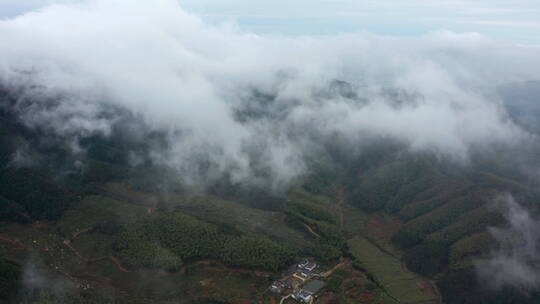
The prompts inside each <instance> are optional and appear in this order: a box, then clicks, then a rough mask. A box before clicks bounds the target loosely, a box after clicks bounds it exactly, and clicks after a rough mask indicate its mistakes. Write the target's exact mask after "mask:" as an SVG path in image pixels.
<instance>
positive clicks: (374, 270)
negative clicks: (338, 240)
mask: <svg viewBox="0 0 540 304" xmlns="http://www.w3.org/2000/svg"><path fill="white" fill-rule="evenodd" d="M348 244H349V248H350V250H351V253H352V254H353V256H354V257H355V258H356V259H357V261H358V262H360V265H361V267H362V268H365V270H366V271H367V272H368V273H369V274H371V275H372V276H373V277H374V279H375V281H376V282H378V283H379V284H380V285H381V286H382V288H384V289H385V290H386V292H387V293H388V295H389V296H390V297H392V298H394V299H399V302H400V303H424V302H429V301H435V303H436V301H438V295H437V293H436V291H435V290H434V289H433V287H432V285H431V283H430V282H429V281H426V280H425V279H423V278H422V277H420V276H418V275H416V274H414V273H412V272H410V271H409V270H407V269H406V268H405V267H404V266H403V265H402V263H401V261H400V260H398V259H396V258H395V257H393V256H391V255H389V254H387V253H385V252H383V251H381V250H380V249H379V248H377V246H375V245H373V244H372V243H371V242H370V241H368V240H367V239H365V238H362V237H359V236H357V237H354V238H352V239H350V240H349V241H348Z"/></svg>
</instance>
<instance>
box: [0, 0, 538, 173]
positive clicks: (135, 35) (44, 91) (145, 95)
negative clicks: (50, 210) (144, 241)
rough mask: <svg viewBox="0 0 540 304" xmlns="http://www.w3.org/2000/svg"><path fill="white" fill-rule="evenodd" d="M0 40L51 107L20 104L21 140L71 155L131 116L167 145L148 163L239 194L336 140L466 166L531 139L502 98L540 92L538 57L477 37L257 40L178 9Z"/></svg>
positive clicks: (33, 17)
mask: <svg viewBox="0 0 540 304" xmlns="http://www.w3.org/2000/svg"><path fill="white" fill-rule="evenodd" d="M0 36H1V37H2V39H1V40H0V79H1V81H2V83H3V84H4V85H6V86H10V87H17V88H23V87H24V92H25V95H26V96H29V97H32V98H34V99H35V97H40V98H41V97H44V98H43V99H46V100H49V101H50V100H54V102H49V103H47V105H39V104H38V105H36V104H31V105H28V104H25V103H24V102H22V101H21V102H20V103H19V104H18V105H17V106H18V113H19V116H20V118H21V119H22V120H23V121H24V122H25V123H26V124H27V125H28V126H33V127H40V128H46V129H48V130H49V131H50V132H53V133H55V134H57V135H59V136H61V137H63V138H65V139H66V140H67V141H68V142H69V143H70V145H71V146H72V148H73V149H74V150H77V142H78V140H79V139H80V138H81V136H86V135H88V134H104V135H107V134H108V133H109V132H110V130H111V125H112V124H113V123H114V120H112V119H110V118H109V117H108V116H107V115H104V114H103V112H104V111H105V110H104V109H106V108H107V107H109V106H114V107H119V108H123V109H127V110H128V111H130V112H131V113H133V115H134V116H135V117H139V118H140V119H141V120H142V121H144V123H145V125H146V126H148V127H149V128H150V129H151V130H158V131H160V132H165V133H166V134H168V138H169V146H168V147H167V149H166V150H162V149H161V150H159V151H155V153H154V155H153V157H154V159H155V160H156V161H159V162H162V163H164V164H167V165H168V166H171V167H173V168H175V169H178V170H179V171H180V172H182V173H184V177H189V176H191V175H190V174H191V173H193V172H194V171H196V170H197V168H196V167H197V166H196V165H194V164H195V163H198V162H200V161H201V159H204V161H205V162H207V163H209V164H211V167H212V168H214V169H215V172H216V173H217V174H218V173H220V172H229V173H231V174H232V176H233V179H234V180H236V181H243V180H253V178H254V171H257V170H259V169H261V170H266V171H267V173H268V174H269V175H270V176H271V177H272V181H273V182H274V183H276V184H281V183H286V182H287V181H289V180H291V179H292V178H294V177H296V176H298V175H299V174H301V173H302V172H303V168H304V163H303V158H304V156H305V155H306V154H309V153H311V151H313V150H314V149H315V148H316V147H318V146H319V145H320V144H321V143H322V142H324V141H325V140H326V139H329V138H333V137H335V136H338V137H342V138H347V140H348V141H349V143H350V144H351V145H352V146H361V145H362V142H363V141H364V140H365V139H366V138H369V137H373V136H376V137H388V138H393V139H396V140H398V141H401V142H404V143H406V144H407V145H409V146H410V147H411V149H413V150H422V151H424V150H429V151H435V152H437V153H440V154H441V155H444V156H449V157H452V158H454V159H459V160H463V159H466V158H467V154H468V151H469V149H470V148H471V147H472V146H485V145H490V144H500V143H516V142H517V141H519V140H522V139H524V138H527V137H528V136H530V135H528V134H527V133H526V132H525V131H523V130H521V129H520V128H519V127H517V126H516V125H515V124H514V123H513V122H512V121H511V120H510V119H509V118H508V115H507V113H506V112H505V111H504V108H503V107H502V106H501V104H500V100H499V98H498V96H497V95H496V94H495V87H496V86H497V85H499V84H504V83H507V82H517V81H525V80H530V79H540V52H539V49H538V48H536V47H533V46H530V47H529V46H522V45H515V44H512V43H508V42H504V41H495V40H491V39H489V38H486V37H483V36H481V35H478V34H474V33H470V34H455V33H452V32H436V33H432V34H429V35H426V36H423V37H418V38H397V37H383V36H376V35H371V34H365V33H364V34H347V35H338V36H332V37H318V38H313V37H295V38H286V37H272V36H258V35H254V34H250V33H246V32H242V31H240V30H238V29H237V28H236V27H235V26H234V25H230V24H223V25H219V26H216V25H209V24H206V23H204V22H203V21H202V20H201V19H199V18H198V17H196V16H194V15H192V14H190V13H188V12H187V11H185V10H184V9H182V8H181V7H180V6H179V5H178V3H177V2H176V1H174V0H157V1H144V2H143V1H137V2H133V1H128V0H113V1H110V0H87V1H81V2H77V3H74V4H57V5H51V6H48V7H46V8H44V9H42V10H40V11H37V12H30V13H27V14H24V15H21V16H18V17H16V18H13V19H5V20H2V21H0ZM29 84H32V85H29ZM45 97H46V98H45ZM193 181H194V182H196V178H194V179H193Z"/></svg>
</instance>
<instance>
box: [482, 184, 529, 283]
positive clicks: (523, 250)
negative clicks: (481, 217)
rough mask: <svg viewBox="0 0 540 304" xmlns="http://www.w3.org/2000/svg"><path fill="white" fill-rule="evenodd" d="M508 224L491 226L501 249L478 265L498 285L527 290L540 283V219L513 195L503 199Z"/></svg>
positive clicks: (487, 277)
mask: <svg viewBox="0 0 540 304" xmlns="http://www.w3.org/2000/svg"><path fill="white" fill-rule="evenodd" d="M501 204H502V207H503V208H504V216H505V219H506V221H507V227H503V228H491V229H490V232H491V234H492V235H493V237H494V238H495V239H496V240H497V241H498V243H499V246H500V248H499V249H498V250H496V251H494V252H492V257H491V258H490V259H489V260H488V261H484V262H479V263H477V264H476V267H477V270H478V273H479V275H480V277H481V278H482V280H483V281H485V282H488V284H489V285H490V286H491V287H493V288H495V289H500V288H501V287H503V286H512V287H515V288H518V289H519V290H522V291H524V292H529V291H534V290H538V288H539V286H540V274H539V272H538V270H539V269H538V265H540V264H539V263H540V252H539V251H538V250H539V248H540V234H539V233H538V231H539V230H538V229H539V228H540V222H539V221H538V220H536V219H533V218H532V217H531V215H530V214H529V212H528V211H527V209H525V208H524V207H523V206H521V205H520V204H518V203H517V202H516V201H515V200H514V198H513V197H512V196H511V195H506V196H505V197H503V198H502V199H501Z"/></svg>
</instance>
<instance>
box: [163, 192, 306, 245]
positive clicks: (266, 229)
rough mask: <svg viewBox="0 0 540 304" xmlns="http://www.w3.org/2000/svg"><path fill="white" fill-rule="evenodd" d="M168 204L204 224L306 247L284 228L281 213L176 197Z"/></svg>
mask: <svg viewBox="0 0 540 304" xmlns="http://www.w3.org/2000/svg"><path fill="white" fill-rule="evenodd" d="M171 203H172V204H173V205H174V206H175V207H178V208H180V209H182V211H184V212H185V213H187V214H190V215H192V216H195V217H197V218H199V219H202V220H205V221H209V222H212V223H218V224H224V225H228V226H232V227H234V228H236V229H237V230H239V231H244V232H253V233H262V234H266V235H268V236H271V237H273V238H276V239H279V240H282V241H288V242H291V243H296V244H300V245H305V244H307V241H306V238H305V236H304V234H303V233H302V232H300V231H296V230H294V229H292V228H290V227H288V226H287V224H286V223H285V215H284V214H283V213H281V212H272V211H266V210H261V209H255V208H251V207H247V206H245V205H242V204H240V203H237V202H233V201H227V200H222V199H218V198H216V197H212V196H197V197H182V196H176V197H174V198H172V199H171Z"/></svg>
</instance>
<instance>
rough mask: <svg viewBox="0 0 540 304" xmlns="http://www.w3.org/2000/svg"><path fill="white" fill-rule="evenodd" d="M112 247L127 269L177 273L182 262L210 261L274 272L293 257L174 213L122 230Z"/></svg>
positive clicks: (282, 248)
mask: <svg viewBox="0 0 540 304" xmlns="http://www.w3.org/2000/svg"><path fill="white" fill-rule="evenodd" d="M116 247H117V250H118V253H119V256H120V257H121V258H122V259H123V260H124V261H125V262H127V263H128V264H129V265H132V266H146V267H158V268H166V269H177V268H178V267H179V265H180V264H181V261H182V260H188V259H191V260H192V259H201V258H213V259H217V260H220V261H221V262H223V263H225V264H227V265H231V266H246V267H252V268H257V269H268V270H277V269H279V268H282V267H284V266H286V265H288V264H289V263H290V262H291V261H292V258H293V257H294V251H293V250H292V249H290V248H289V247H288V246H286V245H284V244H279V243H277V242H274V241H271V240H269V239H268V238H266V237H264V236H261V235H243V236H235V235H227V234H225V233H223V232H222V231H220V230H219V229H218V227H217V226H216V225H213V224H209V223H205V222H203V221H200V220H198V219H196V218H193V217H191V216H188V215H185V214H183V213H181V212H178V211H175V212H158V213H156V214H155V215H152V216H149V217H148V218H145V219H142V220H140V221H138V222H137V223H134V224H132V225H128V226H126V228H125V229H124V231H123V232H122V233H121V234H120V236H119V238H118V242H117V245H116ZM156 257H159V259H156ZM164 266H165V267H164Z"/></svg>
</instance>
